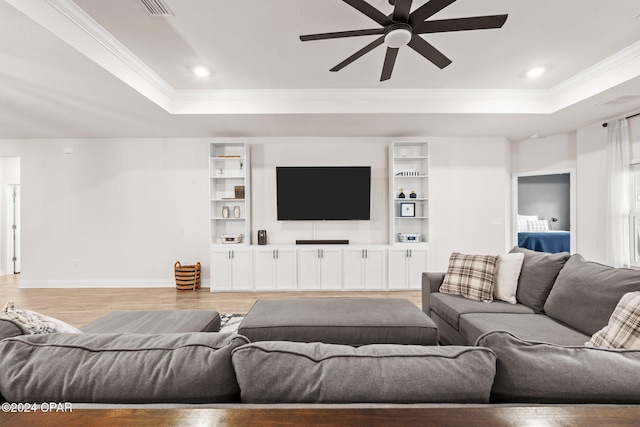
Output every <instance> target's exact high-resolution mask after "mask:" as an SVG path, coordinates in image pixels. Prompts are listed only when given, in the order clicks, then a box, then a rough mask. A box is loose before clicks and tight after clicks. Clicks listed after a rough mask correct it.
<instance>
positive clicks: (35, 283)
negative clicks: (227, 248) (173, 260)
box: [19, 279, 209, 289]
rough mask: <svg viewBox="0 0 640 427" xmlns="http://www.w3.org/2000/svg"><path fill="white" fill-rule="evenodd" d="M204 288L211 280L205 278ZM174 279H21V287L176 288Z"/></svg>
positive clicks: (202, 284)
mask: <svg viewBox="0 0 640 427" xmlns="http://www.w3.org/2000/svg"><path fill="white" fill-rule="evenodd" d="M201 286H202V287H203V288H208V287H209V280H203V281H202V283H201ZM175 287H176V282H175V281H173V280H37V279H36V280H20V285H19V288H29V289H36V288H70V289H80V288H175Z"/></svg>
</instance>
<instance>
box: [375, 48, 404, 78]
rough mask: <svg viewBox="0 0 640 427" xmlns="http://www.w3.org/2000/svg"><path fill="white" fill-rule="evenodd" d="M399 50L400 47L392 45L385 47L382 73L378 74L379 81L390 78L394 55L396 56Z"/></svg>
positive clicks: (394, 60)
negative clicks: (385, 52)
mask: <svg viewBox="0 0 640 427" xmlns="http://www.w3.org/2000/svg"><path fill="white" fill-rule="evenodd" d="M399 50H400V49H396V48H392V47H388V48H387V54H386V55H385V56H384V65H383V66H382V75H381V76H380V81H381V82H383V81H385V80H389V79H390V78H391V73H392V72H393V66H394V65H395V64H396V57H397V56H398V51H399Z"/></svg>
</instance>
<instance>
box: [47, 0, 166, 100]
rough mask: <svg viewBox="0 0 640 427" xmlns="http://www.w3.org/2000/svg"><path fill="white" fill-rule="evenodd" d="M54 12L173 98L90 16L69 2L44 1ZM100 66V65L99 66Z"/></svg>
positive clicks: (160, 80)
mask: <svg viewBox="0 0 640 427" xmlns="http://www.w3.org/2000/svg"><path fill="white" fill-rule="evenodd" d="M46 1H47V3H49V4H50V5H51V6H52V7H53V8H54V9H55V10H57V11H58V12H59V13H61V14H62V15H63V16H65V17H66V18H67V19H69V20H70V21H71V22H72V23H73V24H74V25H75V26H77V27H78V28H80V29H81V30H82V31H84V32H85V33H87V34H88V35H90V36H91V37H92V38H93V39H95V40H96V42H98V43H100V45H101V46H103V47H104V48H106V49H107V50H108V51H109V52H111V53H112V54H113V55H115V56H116V57H117V58H119V59H120V60H121V61H122V62H124V63H125V64H127V66H128V67H129V68H131V69H132V70H133V71H135V72H136V73H137V74H139V75H140V76H142V77H143V78H144V79H145V80H146V81H148V82H149V83H150V84H151V85H152V86H153V87H155V88H156V89H158V90H159V91H161V92H162V93H164V94H165V95H167V96H170V97H172V96H174V93H175V89H174V88H173V87H172V86H171V85H170V84H169V83H167V82H166V81H165V80H164V79H163V78H162V77H160V76H159V75H158V74H157V73H156V72H155V71H153V70H152V69H151V67H149V66H148V65H147V64H146V63H144V62H143V61H142V60H141V59H140V58H138V57H137V56H136V55H135V54H134V53H133V52H131V51H130V50H129V49H128V48H127V47H126V46H125V45H123V44H122V43H121V42H120V41H119V40H118V39H117V38H115V37H114V36H113V35H112V34H111V33H110V32H108V31H107V30H106V29H105V28H104V27H103V26H102V25H100V24H98V22H96V21H95V20H94V19H93V18H92V17H91V16H89V15H88V14H87V13H86V12H85V11H84V10H82V9H81V8H80V7H79V6H78V5H77V4H75V3H74V2H73V1H71V0H46ZM100 65H102V64H100Z"/></svg>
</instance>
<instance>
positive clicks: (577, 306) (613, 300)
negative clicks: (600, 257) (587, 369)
mask: <svg viewBox="0 0 640 427" xmlns="http://www.w3.org/2000/svg"><path fill="white" fill-rule="evenodd" d="M635 291H640V271H638V270H630V269H628V268H613V267H610V266H608V265H602V264H598V263H596V262H591V261H585V259H584V258H583V257H582V256H581V255H578V254H576V255H573V256H572V257H571V259H570V260H569V261H567V263H566V264H565V266H564V268H563V269H562V271H560V274H559V275H558V279H557V280H556V283H555V285H553V289H552V290H551V294H549V298H548V299H547V302H546V303H545V305H544V311H545V313H546V314H547V315H548V316H549V317H552V318H554V319H555V320H559V321H560V322H563V323H566V324H567V325H569V326H571V327H573V328H575V329H577V330H579V331H581V332H583V333H585V334H587V335H593V334H595V333H596V332H597V331H599V330H600V329H602V328H604V327H605V326H607V323H608V322H609V317H611V314H612V313H613V310H614V309H615V308H616V305H617V304H618V302H619V301H620V299H621V298H622V296H623V295H624V294H626V293H629V292H635Z"/></svg>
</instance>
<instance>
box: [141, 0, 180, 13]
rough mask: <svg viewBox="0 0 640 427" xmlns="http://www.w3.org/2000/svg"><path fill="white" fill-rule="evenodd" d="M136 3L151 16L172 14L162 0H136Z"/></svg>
mask: <svg viewBox="0 0 640 427" xmlns="http://www.w3.org/2000/svg"><path fill="white" fill-rule="evenodd" d="M138 3H140V6H142V7H143V8H144V10H146V11H147V13H148V14H149V15H151V16H174V15H173V12H171V9H169V6H167V4H166V3H165V2H164V0H138Z"/></svg>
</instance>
